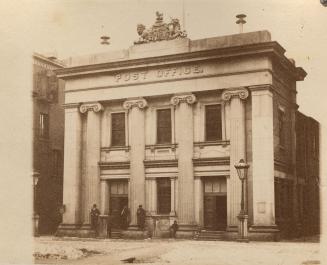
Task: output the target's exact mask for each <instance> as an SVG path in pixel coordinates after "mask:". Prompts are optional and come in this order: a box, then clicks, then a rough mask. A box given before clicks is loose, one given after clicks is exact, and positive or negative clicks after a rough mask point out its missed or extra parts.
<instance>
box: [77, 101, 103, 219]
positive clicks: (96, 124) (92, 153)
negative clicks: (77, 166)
mask: <svg viewBox="0 0 327 265" xmlns="http://www.w3.org/2000/svg"><path fill="white" fill-rule="evenodd" d="M102 110H103V107H102V105H101V104H100V103H98V102H95V103H86V104H83V105H81V107H80V111H81V113H87V124H86V160H85V161H86V176H85V181H84V185H85V187H84V188H85V193H84V198H83V199H84V207H85V209H84V224H90V210H91V208H92V205H93V204H97V206H98V207H99V204H100V178H99V167H98V162H99V161H100V127H101V126H100V112H101V111H102Z"/></svg>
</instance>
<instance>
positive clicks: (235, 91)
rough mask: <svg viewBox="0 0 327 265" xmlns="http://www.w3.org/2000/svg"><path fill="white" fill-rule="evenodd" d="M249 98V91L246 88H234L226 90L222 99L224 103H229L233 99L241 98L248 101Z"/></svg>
mask: <svg viewBox="0 0 327 265" xmlns="http://www.w3.org/2000/svg"><path fill="white" fill-rule="evenodd" d="M248 96H249V91H248V90H247V89H246V88H244V87H239V88H232V89H227V90H225V91H224V92H223V93H222V95H221V98H222V99H223V100H224V101H229V100H230V99H231V98H232V97H239V98H240V99H246V98H247V97H248Z"/></svg>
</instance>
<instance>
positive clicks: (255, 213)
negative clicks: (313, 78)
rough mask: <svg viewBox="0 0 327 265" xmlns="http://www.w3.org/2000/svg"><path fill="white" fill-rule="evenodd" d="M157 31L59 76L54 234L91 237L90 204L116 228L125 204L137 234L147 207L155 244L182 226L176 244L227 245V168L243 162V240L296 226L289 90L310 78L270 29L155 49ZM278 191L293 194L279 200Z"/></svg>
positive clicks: (236, 207) (232, 181)
mask: <svg viewBox="0 0 327 265" xmlns="http://www.w3.org/2000/svg"><path fill="white" fill-rule="evenodd" d="M161 22H162V21H161ZM161 22H160V21H159V22H158V18H157V21H156V23H155V24H154V26H153V27H152V29H151V30H152V31H150V32H147V34H144V32H143V31H142V30H140V31H139V35H140V40H138V41H137V42H135V44H134V45H133V46H131V47H130V48H129V49H128V50H122V51H118V52H111V53H106V54H99V55H93V56H86V57H80V58H71V59H70V62H69V63H70V66H69V67H67V68H65V69H59V70H57V71H56V72H57V74H58V76H59V78H61V79H64V80H65V105H64V106H65V156H64V157H65V158H64V159H65V162H64V164H65V168H64V196H63V204H64V206H65V213H64V215H63V222H62V224H61V225H60V227H59V229H58V231H57V234H58V235H78V236H89V235H92V230H91V229H90V215H89V212H90V209H91V206H92V205H93V204H94V203H96V204H97V205H98V206H99V207H100V211H101V214H102V215H103V218H106V216H107V215H110V216H111V217H112V218H111V220H113V227H115V226H116V227H119V218H120V213H121V210H122V208H123V207H124V206H125V205H128V208H129V209H130V214H131V222H130V225H129V228H128V229H127V231H125V232H123V234H124V235H125V236H128V235H130V236H137V235H138V234H140V233H141V234H142V232H141V231H138V230H137V228H136V221H137V220H136V210H137V208H138V206H139V205H143V207H144V208H145V210H146V213H147V229H149V230H151V229H152V230H153V229H154V230H155V234H156V235H157V236H162V237H164V236H167V234H168V233H169V232H168V231H169V226H170V225H171V224H172V223H173V221H174V220H177V222H178V224H179V230H178V231H177V236H178V237H193V236H194V235H195V234H196V233H197V231H200V230H202V229H205V230H214V231H216V230H218V231H224V232H225V236H226V238H234V237H236V235H237V226H238V222H239V221H238V214H239V212H240V201H241V181H240V179H239V177H238V175H237V172H236V169H235V167H234V165H235V164H236V163H237V162H238V161H239V160H240V159H245V160H246V161H247V163H248V164H249V165H250V168H249V172H248V179H247V185H246V189H245V194H246V196H245V197H246V200H245V207H246V211H247V212H248V216H249V236H250V238H252V239H266V240H276V239H278V237H279V233H280V231H281V230H282V231H283V230H285V229H286V228H285V227H286V225H283V224H284V223H285V222H284V223H283V222H280V220H281V219H280V216H281V215H280V211H283V214H285V215H288V214H289V215H291V220H292V221H291V223H292V224H294V223H300V222H301V215H300V213H298V212H297V210H296V209H299V208H300V207H299V206H298V204H299V201H298V200H297V198H296V197H295V196H293V195H294V194H295V193H296V191H297V189H298V184H297V182H296V181H292V180H295V179H296V176H297V175H296V173H297V172H296V170H297V167H296V166H295V165H296V159H297V153H296V134H295V129H296V117H297V116H296V115H297V108H298V105H297V104H296V93H297V92H296V81H302V80H303V79H304V77H305V76H306V73H305V71H304V70H303V69H302V68H301V67H296V66H295V63H294V61H293V60H291V59H288V58H286V57H285V55H284V53H285V50H284V49H283V48H282V47H281V46H280V45H279V44H278V43H277V42H275V41H272V40H271V37H270V33H269V32H267V31H258V32H250V33H242V34H236V35H229V36H222V37H214V38H208V39H201V40H190V39H188V38H186V36H185V35H186V34H185V32H182V33H180V32H179V33H178V32H175V33H176V34H177V35H178V36H177V37H176V36H175V35H176V34H175V35H174V34H171V35H167V36H172V37H165V38H164V40H162V41H160V38H162V35H160V34H161V33H160V32H161V31H160V30H159V29H160V26H161V25H162V24H160V23H161ZM172 23H173V22H172ZM138 29H139V28H138ZM173 33H174V32H173ZM165 36H166V35H165ZM174 36H175V37H176V38H175V37H174ZM280 183H283V184H282V186H283V188H284V187H286V188H285V189H288V190H289V191H290V192H289V193H287V194H293V195H289V196H290V197H289V198H284V197H283V199H282V201H281V199H280V197H281V196H279V195H278V194H279V193H276V192H279V190H278V188H279V185H280ZM285 183H286V184H285ZM276 187H277V188H276ZM283 194H284V193H283ZM276 199H277V201H276ZM281 203H282V205H281ZM285 203H286V204H287V203H292V207H291V208H292V209H294V211H293V212H291V213H290V212H288V211H287V213H286V212H285V211H286V210H285V207H284V204H285ZM279 224H280V225H279ZM153 232H154V231H152V233H153Z"/></svg>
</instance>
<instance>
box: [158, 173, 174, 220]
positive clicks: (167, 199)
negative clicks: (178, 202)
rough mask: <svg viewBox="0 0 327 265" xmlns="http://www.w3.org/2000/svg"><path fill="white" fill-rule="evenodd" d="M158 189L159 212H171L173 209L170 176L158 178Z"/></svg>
mask: <svg viewBox="0 0 327 265" xmlns="http://www.w3.org/2000/svg"><path fill="white" fill-rule="evenodd" d="M157 191H158V213H159V214H169V213H170V210H171V183H170V178H158V179H157Z"/></svg>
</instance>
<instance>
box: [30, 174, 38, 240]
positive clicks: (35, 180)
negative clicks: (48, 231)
mask: <svg viewBox="0 0 327 265" xmlns="http://www.w3.org/2000/svg"><path fill="white" fill-rule="evenodd" d="M32 177H33V235H34V236H39V215H38V214H37V212H36V186H37V183H38V181H39V178H40V173H38V172H33V174H32Z"/></svg>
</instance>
